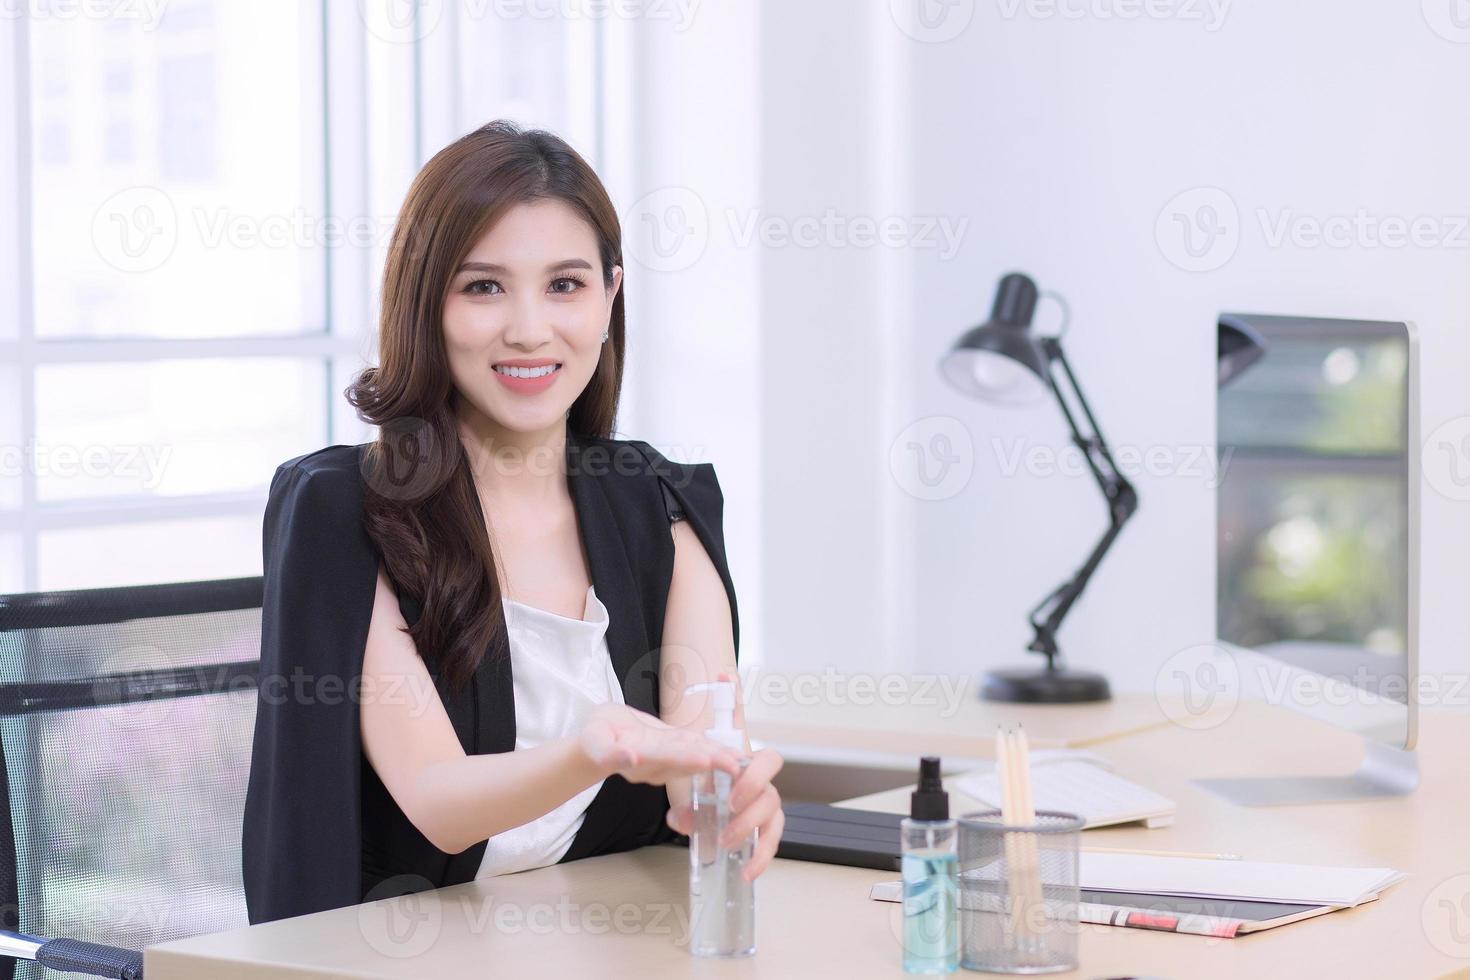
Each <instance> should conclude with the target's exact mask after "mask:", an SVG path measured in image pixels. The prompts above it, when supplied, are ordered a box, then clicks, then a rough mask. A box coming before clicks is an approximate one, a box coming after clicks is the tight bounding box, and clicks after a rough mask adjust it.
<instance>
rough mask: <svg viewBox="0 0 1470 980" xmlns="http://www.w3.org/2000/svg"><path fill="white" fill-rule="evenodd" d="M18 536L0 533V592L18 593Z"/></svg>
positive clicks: (20, 580)
mask: <svg viewBox="0 0 1470 980" xmlns="http://www.w3.org/2000/svg"><path fill="white" fill-rule="evenodd" d="M20 563H21V556H20V535H19V534H16V533H14V532H10V531H0V592H19V591H20V590H21V589H22V588H24V585H23V584H22V581H23V580H22V573H23V569H22V568H21V564H20Z"/></svg>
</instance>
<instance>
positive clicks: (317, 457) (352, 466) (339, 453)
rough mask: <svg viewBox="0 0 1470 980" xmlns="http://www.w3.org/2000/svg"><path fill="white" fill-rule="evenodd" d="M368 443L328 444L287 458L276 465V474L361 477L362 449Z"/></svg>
mask: <svg viewBox="0 0 1470 980" xmlns="http://www.w3.org/2000/svg"><path fill="white" fill-rule="evenodd" d="M365 448H366V444H363V445H358V446H346V445H336V446H326V447H324V448H322V449H317V450H313V451H312V452H309V453H304V454H302V455H300V456H295V457H292V458H291V459H288V460H286V461H285V462H284V463H282V464H281V465H280V466H277V467H276V474H277V475H280V474H282V473H288V472H295V473H301V474H303V475H307V476H315V475H318V474H326V475H327V478H328V479H331V478H332V477H338V478H340V477H342V476H344V475H347V476H354V477H360V476H361V473H362V451H363V449H365Z"/></svg>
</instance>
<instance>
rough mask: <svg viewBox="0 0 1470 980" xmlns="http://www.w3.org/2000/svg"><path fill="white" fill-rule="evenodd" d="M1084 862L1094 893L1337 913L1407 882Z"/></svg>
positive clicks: (1189, 864)
mask: <svg viewBox="0 0 1470 980" xmlns="http://www.w3.org/2000/svg"><path fill="white" fill-rule="evenodd" d="M1080 861H1081V866H1080V868H1079V877H1080V882H1081V885H1082V887H1083V888H1085V889H1087V890H1089V891H1105V892H1128V893H1131V894H1144V895H1175V896H1179V897H1183V898H1219V899H1235V900H1240V901H1249V902H1282V903H1285V904H1289V905H1331V906H1333V907H1335V908H1351V907H1352V906H1354V905H1361V904H1362V903H1363V902H1370V901H1372V900H1373V899H1375V898H1377V897H1378V893H1379V892H1381V891H1383V889H1385V888H1388V887H1389V886H1390V885H1396V884H1398V883H1399V882H1401V881H1403V880H1404V878H1405V877H1407V875H1405V874H1404V873H1403V872H1402V871H1395V870H1393V869H1392V868H1335V867H1329V866H1323V865H1315V864H1277V863H1275V862H1271V861H1212V860H1208V859H1205V858H1177V857H1158V856H1154V855H1143V854H1102V853H1097V852H1091V853H1089V852H1086V851H1084V852H1083V853H1082V854H1081V856H1080Z"/></svg>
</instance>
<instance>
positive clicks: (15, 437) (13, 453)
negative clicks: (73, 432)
mask: <svg viewBox="0 0 1470 980" xmlns="http://www.w3.org/2000/svg"><path fill="white" fill-rule="evenodd" d="M25 460H26V451H25V444H24V440H23V439H22V438H21V431H20V370H19V369H18V368H15V367H10V366H5V365H0V509H10V508H15V507H19V506H20V479H21V473H22V472H23V471H24V469H25Z"/></svg>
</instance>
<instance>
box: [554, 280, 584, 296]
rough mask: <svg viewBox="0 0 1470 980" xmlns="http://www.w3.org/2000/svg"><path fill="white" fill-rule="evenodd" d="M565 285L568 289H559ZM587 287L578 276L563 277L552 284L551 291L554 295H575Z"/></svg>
mask: <svg viewBox="0 0 1470 980" xmlns="http://www.w3.org/2000/svg"><path fill="white" fill-rule="evenodd" d="M563 284H566V286H567V288H565V289H558V288H557V287H558V286H561V285H563ZM585 285H586V283H584V282H583V281H582V280H580V279H578V278H577V277H576V276H563V277H561V278H560V279H557V280H555V281H553V282H552V284H551V291H552V292H554V293H575V292H576V291H577V290H579V289H581V288H582V287H583V286H585Z"/></svg>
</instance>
